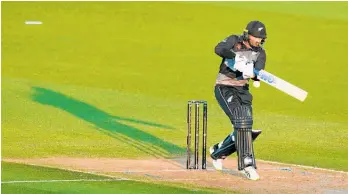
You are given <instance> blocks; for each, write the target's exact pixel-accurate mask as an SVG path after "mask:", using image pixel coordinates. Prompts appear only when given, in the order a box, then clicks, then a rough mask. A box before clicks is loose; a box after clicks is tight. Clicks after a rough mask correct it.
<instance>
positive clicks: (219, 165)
mask: <svg viewBox="0 0 348 194" xmlns="http://www.w3.org/2000/svg"><path fill="white" fill-rule="evenodd" d="M215 149H218V145H217V144H216V145H214V146H211V147H210V149H209V152H210V155H211V154H213V153H214V151H215ZM212 159H213V166H214V168H215V169H216V170H222V161H223V159H214V158H212Z"/></svg>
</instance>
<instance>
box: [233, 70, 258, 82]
mask: <svg viewBox="0 0 348 194" xmlns="http://www.w3.org/2000/svg"><path fill="white" fill-rule="evenodd" d="M260 71H261V70H257V69H255V68H254V74H255V77H257V76H259V74H260ZM236 79H237V80H242V79H244V78H243V76H239V77H237V78H236Z"/></svg>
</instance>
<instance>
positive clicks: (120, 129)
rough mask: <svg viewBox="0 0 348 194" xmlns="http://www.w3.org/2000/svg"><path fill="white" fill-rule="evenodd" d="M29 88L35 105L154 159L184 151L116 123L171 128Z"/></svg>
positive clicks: (38, 88) (64, 96) (44, 89)
mask: <svg viewBox="0 0 348 194" xmlns="http://www.w3.org/2000/svg"><path fill="white" fill-rule="evenodd" d="M32 89H33V91H34V93H33V95H32V99H33V100H34V101H35V102H38V103H40V104H44V105H48V106H53V107H55V108H58V109H61V110H63V111H66V112H68V113H70V114H72V115H74V116H76V117H78V118H80V119H82V120H84V121H87V122H89V123H92V124H93V125H95V126H96V128H97V129H98V130H100V131H102V132H103V133H105V134H107V135H109V136H111V137H113V138H116V139H118V140H120V141H122V142H125V143H127V144H130V145H131V146H135V147H137V148H138V149H139V150H141V151H143V152H145V153H147V154H149V155H152V156H155V157H171V156H173V155H179V154H183V153H184V152H185V149H184V148H182V147H179V146H177V145H175V144H172V143H169V142H167V141H164V140H162V139H160V138H158V137H155V136H153V135H151V134H149V133H147V132H144V131H142V130H140V129H138V128H136V127H132V126H129V125H126V124H122V123H120V121H127V122H133V123H137V124H144V125H149V126H153V127H160V128H167V129H173V128H171V127H168V126H166V125H161V124H157V123H151V122H146V121H140V120H136V119H131V118H123V117H118V116H113V115H110V114H108V113H107V112H104V111H103V110H100V109H98V108H97V107H94V106H92V105H89V104H87V103H85V102H82V101H79V100H77V99H74V98H71V97H69V96H66V95H64V94H62V93H59V92H56V91H53V90H50V89H47V88H40V87H33V88H32ZM159 148H160V149H159ZM124 149H127V148H124Z"/></svg>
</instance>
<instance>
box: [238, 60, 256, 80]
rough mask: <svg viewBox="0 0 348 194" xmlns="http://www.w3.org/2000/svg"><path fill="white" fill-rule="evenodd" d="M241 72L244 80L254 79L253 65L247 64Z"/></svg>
mask: <svg viewBox="0 0 348 194" xmlns="http://www.w3.org/2000/svg"><path fill="white" fill-rule="evenodd" d="M238 71H240V70H238ZM242 72H243V78H244V79H249V78H253V77H255V75H254V63H252V62H247V63H246V64H245V65H244V69H243V71H242Z"/></svg>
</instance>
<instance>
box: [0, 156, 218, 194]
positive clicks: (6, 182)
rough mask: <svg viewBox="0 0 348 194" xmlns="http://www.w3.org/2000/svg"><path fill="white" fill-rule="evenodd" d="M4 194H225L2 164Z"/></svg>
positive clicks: (164, 184)
mask: <svg viewBox="0 0 348 194" xmlns="http://www.w3.org/2000/svg"><path fill="white" fill-rule="evenodd" d="M1 170H2V178H1V181H2V183H1V189H2V192H3V193H25V194H28V193H35V194H37V193H222V191H221V190H217V189H215V190H213V189H207V188H205V189H202V188H196V187H192V186H190V188H188V186H187V185H186V188H185V187H184V186H180V187H179V185H177V184H174V183H167V182H166V183H163V182H162V184H159V183H157V184H156V183H151V182H148V181H147V182H145V181H139V180H132V179H129V178H110V177H103V176H97V175H93V174H86V173H82V172H71V171H65V170H59V169H54V168H44V167H37V166H28V165H23V164H12V163H7V162H3V163H2V169H1Z"/></svg>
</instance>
